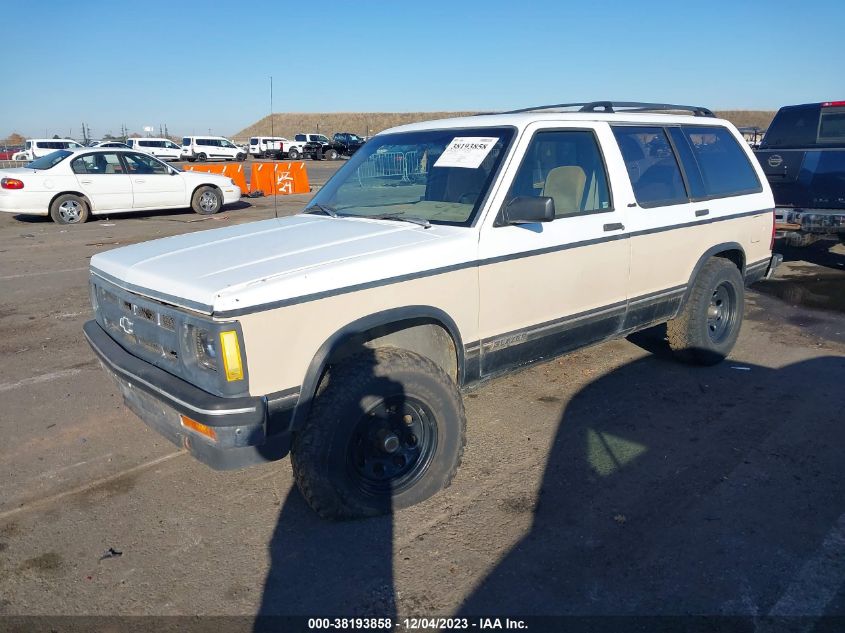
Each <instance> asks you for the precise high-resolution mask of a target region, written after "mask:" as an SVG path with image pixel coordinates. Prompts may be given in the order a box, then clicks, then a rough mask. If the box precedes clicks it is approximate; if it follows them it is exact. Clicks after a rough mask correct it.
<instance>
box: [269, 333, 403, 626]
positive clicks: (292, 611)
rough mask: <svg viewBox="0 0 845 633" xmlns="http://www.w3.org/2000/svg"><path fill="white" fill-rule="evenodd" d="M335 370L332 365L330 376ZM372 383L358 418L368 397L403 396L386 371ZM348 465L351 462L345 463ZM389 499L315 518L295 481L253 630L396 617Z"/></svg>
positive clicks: (361, 353)
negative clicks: (300, 621)
mask: <svg viewBox="0 0 845 633" xmlns="http://www.w3.org/2000/svg"><path fill="white" fill-rule="evenodd" d="M354 356H356V357H357V358H367V357H369V359H370V360H371V361H374V355H373V352H372V350H370V349H369V348H365V347H359V348H358V349H356V350H355V352H354ZM330 372H331V368H329V380H330V379H331V373H330ZM372 384H373V389H372V390H371V393H367V394H364V395H363V396H362V398H361V399H360V400H359V408H358V410H357V411H354V412H350V415H354V416H355V419H356V420H357V419H361V418H364V416H365V415H367V413H369V411H370V410H371V408H372V407H371V402H370V401H369V399H368V396H372V395H380V394H383V393H392V394H397V392H398V394H399V395H398V398H397V399H396V400H392V402H393V403H397V404H396V406H399V407H401V406H402V403H403V402H404V391H403V390H402V387H401V385H399V383H396V382H394V381H392V380H390V379H388V378H385V377H383V376H382V377H378V378H376V379H375V381H374V382H373V383H372ZM365 401H367V403H366V404H365ZM365 407H366V409H367V410H366V411H365ZM347 468H354V466H353V465H351V464H347ZM385 504H386V505H384V506H383V508H382V509H383V511H384V512H385V514H384V515H383V516H378V517H374V518H367V519H359V520H351V521H350V520H347V521H329V520H325V519H322V518H320V517H319V516H317V514H316V513H315V512H314V511H313V510H312V509H311V508H310V507H309V506H308V504H307V503H306V502H305V500H304V499H303V497H302V495H301V494H300V492H299V490H298V489H297V488H296V487H292V488H291V490H290V492H289V493H288V495H287V497H286V498H285V500H284V502H283V503H282V508H281V511H280V512H279V517H278V520H277V523H276V527H275V530H274V532H273V536H272V538H271V540H270V543H269V544H268V554H269V558H270V568H269V570H268V573H267V576H266V578H265V581H264V589H263V594H262V600H261V606H260V608H259V611H258V617H257V618H256V621H255V627H254V631H255V632H256V633H258V632H259V631H261V632H262V633H263V632H264V631H277V630H279V628H278V627H279V625H278V623H277V622H276V621H275V620H274V616H291V615H295V616H317V617H333V616H339V617H374V618H395V616H396V597H395V594H394V584H393V518H392V508H391V507H390V499H389V497H387V498H386V500H385Z"/></svg>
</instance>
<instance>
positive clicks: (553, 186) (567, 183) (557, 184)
mask: <svg viewBox="0 0 845 633" xmlns="http://www.w3.org/2000/svg"><path fill="white" fill-rule="evenodd" d="M586 184H587V175H586V174H585V173H584V170H583V169H582V168H581V167H579V166H578V165H564V166H562V167H555V168H554V169H551V170H550V171H549V173H548V175H547V176H546V182H545V184H544V185H543V195H544V196H547V197H550V198H552V199H553V200H554V201H555V215H561V214H564V213H572V212H575V211H580V210H581V201H582V200H583V199H584V187H585V186H586Z"/></svg>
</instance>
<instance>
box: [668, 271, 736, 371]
mask: <svg viewBox="0 0 845 633" xmlns="http://www.w3.org/2000/svg"><path fill="white" fill-rule="evenodd" d="M744 307H745V285H744V284H743V281H742V275H741V274H740V272H739V269H738V268H737V267H736V265H735V264H734V263H733V262H732V261H730V260H728V259H725V258H723V257H713V258H711V259H710V260H709V261H708V262H707V263H706V264H704V266H703V267H702V269H701V271H700V272H699V273H698V276H697V277H696V278H695V282H694V283H693V286H692V289H691V291H690V295H689V298H688V299H687V302H686V304H685V305H684V307H683V309H682V310H681V313H680V314H679V315H678V316H677V317H676V318H674V319H672V320H671V321H669V322H668V323H667V324H666V332H667V334H668V337H669V346H670V347H671V348H672V350H673V351H674V352H675V353H676V354H677V355H678V357H679V358H681V359H682V360H685V361H687V362H691V363H695V364H698V365H715V364H716V363H718V362H721V361H723V360H724V359H725V358H726V357H727V355H728V354H730V352H731V350H732V349H733V347H734V344H735V343H736V339H737V337H738V336H739V329H740V327H741V326H742V315H743V310H744Z"/></svg>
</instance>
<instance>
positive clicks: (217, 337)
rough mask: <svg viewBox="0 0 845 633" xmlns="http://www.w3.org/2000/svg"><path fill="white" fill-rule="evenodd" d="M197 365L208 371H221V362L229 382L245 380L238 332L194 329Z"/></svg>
mask: <svg viewBox="0 0 845 633" xmlns="http://www.w3.org/2000/svg"><path fill="white" fill-rule="evenodd" d="M194 348H195V351H196V359H197V365H198V366H199V367H201V368H203V369H205V370H207V371H219V370H220V369H221V367H220V361H221V360H222V362H223V366H222V369H223V372H224V374H225V376H226V381H227V382H234V381H236V380H243V377H244V370H243V362H242V359H241V345H240V342H239V340H238V333H237V331H236V330H223V331H219V332H210V331H208V330H204V329H202V328H194Z"/></svg>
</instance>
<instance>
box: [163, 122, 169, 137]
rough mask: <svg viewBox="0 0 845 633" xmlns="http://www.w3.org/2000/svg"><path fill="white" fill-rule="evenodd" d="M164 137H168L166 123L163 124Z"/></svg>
mask: <svg viewBox="0 0 845 633" xmlns="http://www.w3.org/2000/svg"><path fill="white" fill-rule="evenodd" d="M164 138H170V132H168V131H167V123H165V124H164Z"/></svg>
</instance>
